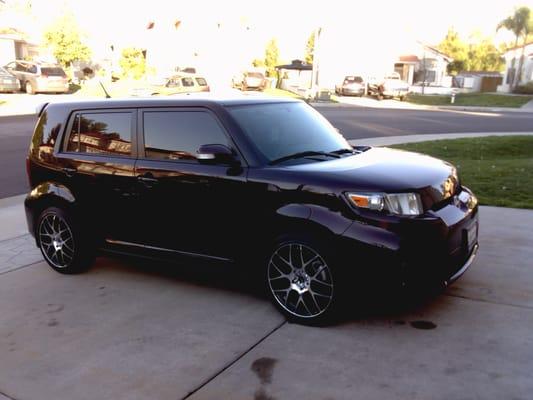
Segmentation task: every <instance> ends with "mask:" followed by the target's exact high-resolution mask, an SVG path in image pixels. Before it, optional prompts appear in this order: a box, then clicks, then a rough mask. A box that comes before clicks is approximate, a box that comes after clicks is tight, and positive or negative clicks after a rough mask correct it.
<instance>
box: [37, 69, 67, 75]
mask: <svg viewBox="0 0 533 400" xmlns="http://www.w3.org/2000/svg"><path fill="white" fill-rule="evenodd" d="M41 73H42V74H43V75H46V76H61V77H65V76H67V75H66V74H65V71H63V69H62V68H58V67H44V68H41Z"/></svg>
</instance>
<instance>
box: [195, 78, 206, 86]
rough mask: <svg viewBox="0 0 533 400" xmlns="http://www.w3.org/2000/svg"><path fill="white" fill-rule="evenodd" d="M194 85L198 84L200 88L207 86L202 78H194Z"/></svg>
mask: <svg viewBox="0 0 533 400" xmlns="http://www.w3.org/2000/svg"><path fill="white" fill-rule="evenodd" d="M196 83H198V85H200V86H207V82H206V80H205V79H204V78H200V77H198V78H196Z"/></svg>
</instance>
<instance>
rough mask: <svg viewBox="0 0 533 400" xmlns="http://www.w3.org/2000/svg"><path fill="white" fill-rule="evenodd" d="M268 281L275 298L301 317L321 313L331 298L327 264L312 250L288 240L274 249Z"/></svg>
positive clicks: (331, 292)
mask: <svg viewBox="0 0 533 400" xmlns="http://www.w3.org/2000/svg"><path fill="white" fill-rule="evenodd" d="M306 267H309V268H307V269H308V270H306ZM268 282H269V286H270V290H271V291H272V294H273V295H274V298H275V299H276V301H277V302H278V303H279V304H280V305H281V306H282V307H283V308H284V309H285V310H286V311H288V312H289V313H291V314H294V315H296V316H298V317H301V318H310V317H316V316H318V315H320V314H321V313H323V312H324V311H325V310H326V309H327V308H328V307H329V305H330V303H331V301H332V298H333V281H332V280H331V272H330V269H329V267H328V265H327V264H326V263H325V262H324V260H323V259H322V257H321V256H320V255H319V254H318V253H317V252H316V251H315V250H313V249H312V248H310V247H308V246H306V245H304V244H300V243H287V244H284V245H282V246H280V247H279V248H277V249H276V250H275V251H274V252H273V254H272V256H271V258H270V263H269V267H268Z"/></svg>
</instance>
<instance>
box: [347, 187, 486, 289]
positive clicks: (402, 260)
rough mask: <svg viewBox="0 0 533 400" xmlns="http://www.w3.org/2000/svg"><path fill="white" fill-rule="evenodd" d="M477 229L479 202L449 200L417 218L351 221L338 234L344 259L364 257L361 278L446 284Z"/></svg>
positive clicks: (472, 250) (473, 244) (465, 258)
mask: <svg viewBox="0 0 533 400" xmlns="http://www.w3.org/2000/svg"><path fill="white" fill-rule="evenodd" d="M463 190H465V191H467V192H468V193H470V192H469V191H468V189H466V188H464V189H463ZM455 197H457V196H455ZM478 230H479V212H478V206H477V205H475V206H473V207H472V208H468V206H467V205H466V204H463V203H460V202H458V201H456V200H451V201H450V203H449V204H447V205H444V206H443V207H442V208H440V209H438V210H434V211H429V212H427V213H426V214H424V215H423V216H421V217H419V218H418V217H417V218H395V217H389V218H384V219H382V220H379V221H365V222H364V223H361V222H357V221H356V222H354V223H352V225H350V227H349V228H348V229H347V230H346V231H345V232H344V233H343V234H342V236H343V239H344V241H345V245H346V251H347V252H348V253H347V258H346V259H353V260H362V261H364V264H365V267H364V268H362V269H358V270H357V273H358V274H359V275H361V276H364V277H365V279H370V280H372V281H377V282H378V283H379V282H385V281H388V282H391V281H392V282H398V283H401V284H403V285H406V286H419V285H422V286H426V285H439V286H447V285H449V284H451V283H453V282H454V281H456V280H457V279H459V278H460V277H461V276H462V275H463V274H464V273H465V272H466V270H467V269H468V268H469V267H470V266H471V264H472V262H473V261H474V259H475V257H476V255H477V252H478V248H479V245H478ZM363 255H364V256H363Z"/></svg>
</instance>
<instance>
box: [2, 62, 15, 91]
mask: <svg viewBox="0 0 533 400" xmlns="http://www.w3.org/2000/svg"><path fill="white" fill-rule="evenodd" d="M19 90H20V84H19V81H18V79H17V78H15V76H14V75H11V74H10V73H9V72H8V71H6V70H5V69H4V68H2V67H0V92H18V91H19Z"/></svg>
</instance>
